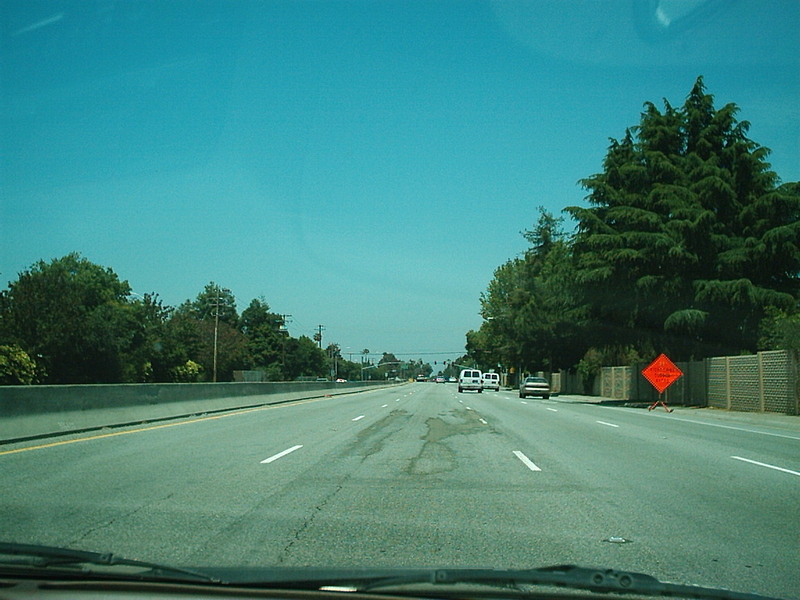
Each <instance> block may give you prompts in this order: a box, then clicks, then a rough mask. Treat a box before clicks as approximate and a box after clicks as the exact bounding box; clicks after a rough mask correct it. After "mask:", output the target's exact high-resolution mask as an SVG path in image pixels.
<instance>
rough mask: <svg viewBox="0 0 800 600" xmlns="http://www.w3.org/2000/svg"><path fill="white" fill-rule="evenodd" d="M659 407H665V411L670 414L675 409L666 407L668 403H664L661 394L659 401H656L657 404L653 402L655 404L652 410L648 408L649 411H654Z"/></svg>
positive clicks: (651, 407) (651, 406)
mask: <svg viewBox="0 0 800 600" xmlns="http://www.w3.org/2000/svg"><path fill="white" fill-rule="evenodd" d="M658 406H663V407H664V410H666V411H667V412H668V413H671V412H672V411H673V409H672V408H669V407H668V406H667V405H666V403H665V402H664V401H663V400H662V399H661V394H659V395H658V400H656V401H655V402H653V403H652V404H651V405H650V408H648V409H647V410H653V409H655V408H658Z"/></svg>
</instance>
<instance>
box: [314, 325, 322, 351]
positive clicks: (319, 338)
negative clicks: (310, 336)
mask: <svg viewBox="0 0 800 600" xmlns="http://www.w3.org/2000/svg"><path fill="white" fill-rule="evenodd" d="M323 331H325V326H324V325H317V333H315V334H314V341H315V342H317V344H319V349H320V350H322V332H323Z"/></svg>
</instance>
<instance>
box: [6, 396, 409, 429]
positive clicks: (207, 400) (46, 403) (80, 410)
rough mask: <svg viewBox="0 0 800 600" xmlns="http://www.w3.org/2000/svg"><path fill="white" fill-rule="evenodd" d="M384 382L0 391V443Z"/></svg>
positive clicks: (297, 398)
mask: <svg viewBox="0 0 800 600" xmlns="http://www.w3.org/2000/svg"><path fill="white" fill-rule="evenodd" d="M387 385H396V384H394V383H385V382H348V383H333V382H270V383H246V382H245V383H236V382H232V383H163V384H162V383H142V384H119V385H99V384H98V385H95V384H91V385H37V386H3V387H0V443H10V442H16V441H23V440H29V439H36V438H41V437H49V436H53V435H60V434H64V433H76V432H82V431H91V430H93V429H102V428H104V427H121V426H125V425H133V424H138V423H145V422H153V421H163V420H167V419H176V418H182V417H188V416H192V415H198V414H208V413H215V412H223V411H228V410H235V409H242V408H252V407H258V406H265V405H269V404H280V403H282V402H291V401H294V400H302V399H311V398H321V397H326V396H332V395H336V394H345V393H352V392H354V391H358V390H361V389H364V388H366V387H385V386H387Z"/></svg>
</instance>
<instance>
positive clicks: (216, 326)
mask: <svg viewBox="0 0 800 600" xmlns="http://www.w3.org/2000/svg"><path fill="white" fill-rule="evenodd" d="M218 332H219V286H217V301H216V303H215V304H214V383H216V382H217V337H218Z"/></svg>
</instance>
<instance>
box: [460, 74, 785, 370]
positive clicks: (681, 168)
mask: <svg viewBox="0 0 800 600" xmlns="http://www.w3.org/2000/svg"><path fill="white" fill-rule="evenodd" d="M737 114H738V108H737V106H736V105H735V104H732V103H731V104H727V105H725V106H723V107H721V108H718V109H717V108H715V107H714V101H713V96H712V95H710V94H708V93H707V91H706V89H705V85H704V83H703V79H702V77H700V78H698V79H697V81H696V82H695V84H694V86H693V88H692V90H691V92H690V93H689V95H688V97H687V98H686V101H685V103H684V104H683V106H682V107H678V108H676V107H673V106H672V105H671V104H670V103H669V102H668V101H667V100H664V104H663V108H661V109H659V108H658V107H656V105H655V104H653V103H652V102H647V103H645V104H644V110H643V112H642V113H641V115H640V120H639V124H638V125H637V126H634V127H630V128H629V129H627V130H626V131H625V135H624V136H623V137H622V139H621V140H617V139H611V140H610V146H609V148H608V151H607V154H606V156H605V159H604V161H603V164H602V171H601V172H600V173H597V174H595V175H592V176H590V177H588V178H586V179H583V180H581V181H580V182H579V183H580V184H581V185H582V187H583V188H584V189H585V190H587V192H588V195H587V197H586V200H587V201H588V206H571V207H567V208H566V209H564V212H565V213H566V215H567V216H568V217H570V218H571V219H572V220H573V221H574V223H575V227H574V230H572V231H570V232H568V231H567V230H566V229H565V226H564V217H562V216H558V217H557V216H555V215H553V214H552V213H550V212H548V211H547V210H545V209H544V208H540V209H539V218H538V221H537V222H536V223H535V225H534V226H533V228H532V229H531V230H526V231H524V232H523V236H524V237H525V239H526V240H527V241H528V243H529V247H528V249H527V250H526V251H525V252H524V253H522V254H521V255H520V256H518V257H515V258H513V259H511V260H509V261H507V262H506V263H505V264H503V265H501V266H500V267H498V268H497V269H496V271H495V273H494V277H493V279H492V280H491V282H490V283H489V286H488V288H487V290H486V292H484V293H483V294H482V295H481V299H480V302H481V315H482V317H483V323H482V324H481V326H480V328H479V329H478V330H477V331H475V330H472V331H469V332H468V333H467V350H468V353H469V355H470V356H472V357H473V358H474V359H476V360H477V361H478V362H479V363H480V364H482V365H484V366H489V365H491V366H496V365H498V364H502V365H505V366H506V367H515V368H520V367H521V368H522V369H524V370H545V371H551V370H558V369H573V368H577V369H578V371H579V372H581V373H582V374H583V375H584V379H585V380H589V379H591V377H592V376H593V374H595V373H597V372H598V370H599V367H601V366H606V365H618V364H632V363H635V362H642V361H649V360H651V359H652V358H655V356H657V355H658V354H659V353H661V352H666V353H667V354H668V355H670V356H671V357H672V358H673V359H675V360H692V359H701V358H705V357H710V356H720V355H730V354H740V353H752V352H755V351H757V350H762V349H775V348H794V349H798V348H800V317H799V316H798V292H800V279H799V278H798V275H800V184H798V183H797V182H790V183H781V180H780V178H779V177H778V175H777V174H776V173H775V172H773V171H772V169H771V165H770V164H769V163H768V162H767V157H768V155H769V150H768V149H767V148H765V147H763V146H761V145H759V144H757V143H756V142H754V141H753V140H751V139H749V138H748V136H747V133H748V130H749V126H750V124H749V123H748V122H747V121H739V120H738V119H737Z"/></svg>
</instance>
